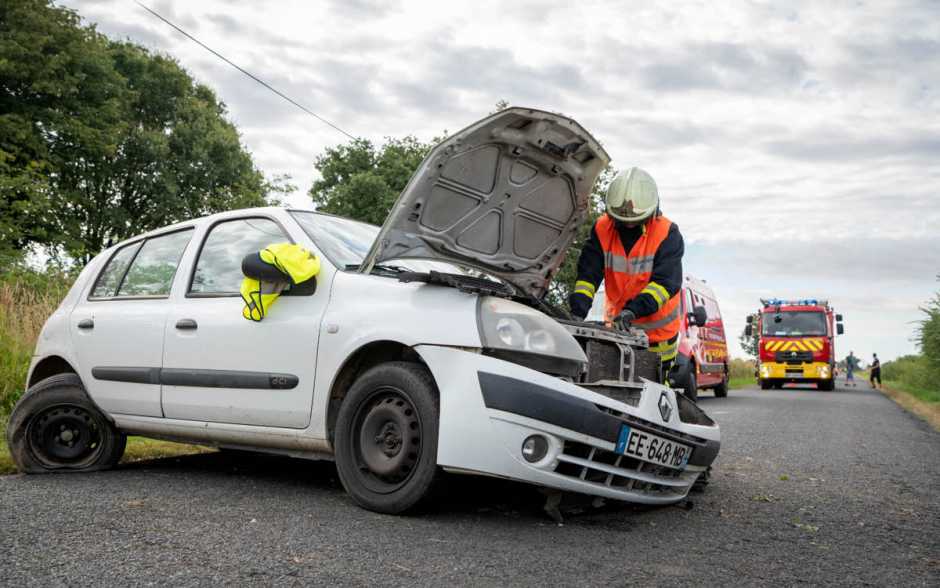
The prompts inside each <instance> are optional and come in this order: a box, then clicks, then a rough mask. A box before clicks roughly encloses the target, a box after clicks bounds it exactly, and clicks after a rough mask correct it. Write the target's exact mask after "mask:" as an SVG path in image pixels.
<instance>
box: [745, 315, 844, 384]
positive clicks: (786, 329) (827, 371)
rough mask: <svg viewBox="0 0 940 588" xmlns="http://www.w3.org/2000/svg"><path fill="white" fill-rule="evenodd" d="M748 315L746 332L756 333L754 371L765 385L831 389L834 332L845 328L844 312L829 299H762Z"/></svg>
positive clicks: (842, 330) (833, 361)
mask: <svg viewBox="0 0 940 588" xmlns="http://www.w3.org/2000/svg"><path fill="white" fill-rule="evenodd" d="M761 304H762V305H763V307H762V308H761V310H760V312H759V313H757V314H756V315H751V316H749V317H747V322H748V325H747V327H746V334H747V335H748V336H753V335H754V333H755V331H754V329H756V333H757V335H758V341H757V345H758V348H757V349H758V359H757V374H758V381H759V382H760V387H761V389H763V390H768V389H770V388H782V387H783V385H784V384H786V383H788V382H795V383H815V384H816V386H817V387H818V388H819V389H820V390H832V389H834V388H835V363H836V360H835V346H834V341H835V336H836V335H841V334H842V333H843V332H844V329H843V327H842V315H841V314H834V312H833V310H832V307H831V306H829V301H827V300H816V299H802V300H780V299H777V298H772V299H761Z"/></svg>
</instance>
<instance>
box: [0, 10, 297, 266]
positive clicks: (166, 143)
mask: <svg viewBox="0 0 940 588" xmlns="http://www.w3.org/2000/svg"><path fill="white" fill-rule="evenodd" d="M0 80H2V81H0V113H2V114H0V219H2V220H0V253H2V250H3V249H4V248H6V249H18V248H21V247H23V246H24V245H27V244H29V243H38V244H40V245H43V246H46V247H47V248H48V249H49V250H50V251H51V252H53V253H55V254H59V253H62V254H65V255H66V256H68V257H69V258H72V259H77V260H79V261H87V260H88V259H90V258H91V257H92V256H93V255H95V254H96V253H97V252H98V251H100V250H101V249H102V248H103V247H106V246H107V245H109V244H110V243H113V242H116V241H119V240H122V239H124V238H127V237H129V236H132V235H134V234H137V233H140V232H143V231H146V230H150V229H153V228H157V227H160V226H164V225H166V224H169V223H172V222H176V221H179V220H183V219H186V218H191V217H194V216H201V215H204V214H207V213H211V212H216V211H220V210H226V209H231V208H240V207H245V206H255V205H263V204H264V203H265V196H266V195H268V194H271V193H276V192H279V191H283V190H285V189H286V187H285V186H283V185H282V184H281V183H280V182H281V181H280V180H276V181H275V182H273V183H272V182H268V181H266V180H265V178H264V177H263V175H262V174H261V172H259V171H258V170H257V168H256V167H255V166H254V163H253V162H252V159H251V156H250V155H249V153H248V152H247V151H245V149H244V147H243V146H242V144H241V140H240V138H239V135H238V132H237V131H236V129H235V127H234V126H233V125H232V124H231V123H230V122H229V121H228V120H226V118H225V117H226V109H225V105H224V104H223V103H222V102H220V101H219V100H218V99H217V98H216V96H215V94H214V93H213V92H212V90H210V89H209V88H207V87H206V86H203V85H200V84H197V83H196V82H195V81H194V80H193V79H192V78H191V77H190V75H189V74H188V73H187V72H186V71H185V70H183V69H182V68H181V67H180V66H179V64H178V63H177V62H176V61H175V60H173V59H171V58H169V57H166V56H162V55H155V54H152V53H150V52H149V51H147V50H146V49H144V48H142V47H140V46H137V45H134V44H131V43H125V42H113V41H109V40H108V39H107V38H106V37H104V36H102V35H100V34H98V33H97V32H95V31H94V29H93V28H91V27H82V26H81V25H80V22H79V17H78V16H77V15H76V14H75V13H74V12H73V11H70V10H67V9H64V8H59V7H56V6H54V5H53V4H52V3H51V2H43V1H36V0H8V1H6V2H4V3H3V5H2V8H0Z"/></svg>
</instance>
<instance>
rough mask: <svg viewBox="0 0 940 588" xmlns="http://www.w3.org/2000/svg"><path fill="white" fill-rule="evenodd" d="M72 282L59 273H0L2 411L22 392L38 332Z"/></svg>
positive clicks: (8, 410)
mask: <svg viewBox="0 0 940 588" xmlns="http://www.w3.org/2000/svg"><path fill="white" fill-rule="evenodd" d="M71 283H72V278H71V277H69V276H68V275H65V274H60V273H50V274H39V273H35V272H30V271H16V272H10V273H5V274H0V415H6V414H9V413H10V411H11V410H12V409H13V405H14V404H16V401H17V400H18V399H19V397H20V396H21V395H22V394H23V389H24V386H25V385H26V372H27V370H28V369H29V361H30V358H31V357H32V355H33V349H35V347H36V339H37V338H38V337H39V332H40V331H41V330H42V326H43V324H44V323H45V322H46V318H48V317H49V315H50V314H52V312H53V311H54V310H55V309H56V307H57V306H58V305H59V302H60V301H61V300H62V298H63V297H64V296H65V294H66V293H67V292H68V289H69V286H70V285H71Z"/></svg>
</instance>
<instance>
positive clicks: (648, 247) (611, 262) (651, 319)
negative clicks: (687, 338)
mask: <svg viewBox="0 0 940 588" xmlns="http://www.w3.org/2000/svg"><path fill="white" fill-rule="evenodd" d="M671 226H672V221H671V220H669V219H668V218H666V217H665V216H662V215H660V216H656V217H653V218H652V219H650V220H649V221H648V222H647V223H646V225H644V227H643V234H642V235H641V236H640V238H639V239H637V241H636V243H635V244H634V245H633V247H632V248H631V249H630V253H629V254H628V253H627V252H626V251H624V249H623V242H622V241H621V240H620V235H619V234H618V233H617V227H616V226H615V225H614V221H613V219H612V218H610V216H609V215H607V214H604V215H601V217H600V218H599V219H597V223H596V224H595V225H594V230H595V231H596V232H597V237H598V239H599V240H600V243H601V249H602V250H603V251H604V284H605V286H604V287H605V289H606V293H607V294H606V296H607V302H606V307H605V309H604V318H605V320H606V321H607V322H611V321H612V320H613V319H614V318H615V317H616V316H617V315H618V314H620V311H622V310H623V307H624V305H626V303H627V302H629V301H631V300H633V299H634V298H636V297H637V296H639V295H640V293H641V292H643V291H644V289H646V288H647V287H648V286H649V284H650V277H651V276H652V275H653V260H654V258H655V257H656V251H657V250H658V249H659V246H660V244H662V242H663V241H665V240H666V237H667V236H668V235H669V227H671ZM680 292H682V289H681V288H680V289H679V291H678V292H676V294H675V295H674V296H672V297H671V298H669V299H668V300H666V301H665V302H663V304H662V306H660V308H659V310H657V311H656V312H654V313H653V314H651V315H648V316H644V317H641V318H637V319H635V320H634V321H633V326H635V327H638V328H641V329H643V330H644V331H646V335H647V337H649V340H650V343H657V342H660V341H666V340H668V339H671V338H673V337H675V336H676V335H677V334H678V333H679V293H680Z"/></svg>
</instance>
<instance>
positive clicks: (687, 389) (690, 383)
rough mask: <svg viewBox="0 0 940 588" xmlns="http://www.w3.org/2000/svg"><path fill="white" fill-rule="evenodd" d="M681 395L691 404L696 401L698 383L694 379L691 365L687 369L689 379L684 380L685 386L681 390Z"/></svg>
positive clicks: (693, 368)
mask: <svg viewBox="0 0 940 588" xmlns="http://www.w3.org/2000/svg"><path fill="white" fill-rule="evenodd" d="M682 393H683V394H685V397H686V398H688V399H689V400H691V401H693V402H696V401H697V400H698V381H697V380H696V379H695V365H692V366H691V368H690V369H689V377H687V378H686V379H685V386H684V387H683V388H682Z"/></svg>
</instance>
